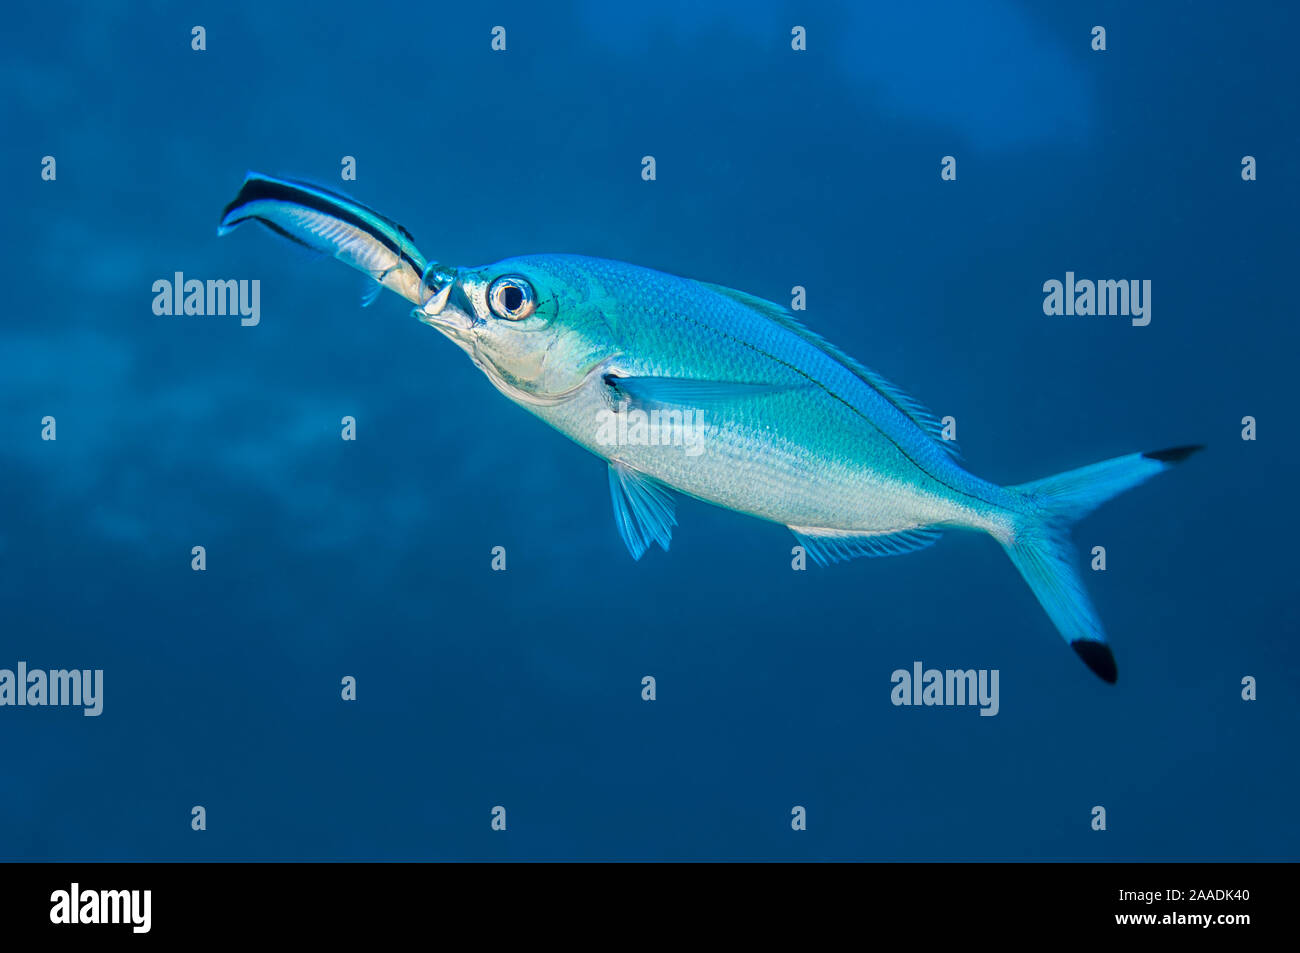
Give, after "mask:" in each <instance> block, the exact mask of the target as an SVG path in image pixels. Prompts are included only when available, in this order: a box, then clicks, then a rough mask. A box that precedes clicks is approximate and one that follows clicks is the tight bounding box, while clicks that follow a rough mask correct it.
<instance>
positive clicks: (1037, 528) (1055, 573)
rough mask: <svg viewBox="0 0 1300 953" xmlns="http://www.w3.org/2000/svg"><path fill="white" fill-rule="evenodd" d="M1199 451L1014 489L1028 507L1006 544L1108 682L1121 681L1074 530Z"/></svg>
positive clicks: (1055, 618) (1116, 463) (1143, 456)
mask: <svg viewBox="0 0 1300 953" xmlns="http://www.w3.org/2000/svg"><path fill="white" fill-rule="evenodd" d="M1200 449H1202V448H1201V447H1200V446H1186V447H1174V448H1172V449H1170V450H1157V451H1153V452H1150V453H1130V454H1127V455H1125V456H1122V457H1116V458H1114V459H1113V460H1105V461H1103V462H1101V463H1094V464H1092V465H1091V466H1086V467H1080V468H1079V469H1077V470H1069V471H1066V472H1065V473H1058V474H1056V475H1055V476H1050V477H1047V478H1045V479H1042V480H1035V481H1033V482H1032V483H1022V484H1020V485H1019V486H1014V487H1011V488H1010V489H1011V490H1013V491H1015V492H1017V493H1019V494H1020V495H1021V496H1022V497H1023V499H1024V509H1023V510H1022V513H1021V517H1020V523H1019V525H1018V526H1017V528H1016V534H1015V538H1014V539H1013V540H1011V541H1010V542H1008V543H1003V548H1005V549H1006V551H1007V555H1008V556H1010V557H1011V561H1012V563H1014V564H1015V566H1016V568H1017V569H1019V570H1020V574H1021V575H1022V576H1024V577H1025V582H1027V583H1029V588H1030V589H1032V590H1033V592H1034V595H1035V596H1036V597H1037V599H1038V602H1039V604H1040V605H1042V607H1043V609H1044V610H1046V612H1047V615H1048V617H1049V618H1050V619H1051V620H1052V622H1053V624H1054V625H1055V626H1056V628H1057V630H1058V631H1059V632H1060V633H1061V637H1062V638H1064V639H1065V641H1066V642H1068V643H1069V644H1070V647H1071V648H1072V649H1074V651H1075V652H1076V653H1077V654H1078V656H1079V657H1080V658H1081V659H1083V661H1084V663H1085V664H1086V665H1087V666H1088V668H1090V669H1092V671H1093V672H1094V673H1096V675H1097V676H1098V677H1099V678H1101V679H1102V681H1105V682H1108V683H1110V684H1112V685H1113V684H1114V683H1115V680H1116V678H1117V677H1118V675H1119V672H1118V669H1117V667H1116V665H1115V656H1114V655H1113V654H1112V653H1111V650H1110V646H1109V645H1107V644H1106V633H1105V632H1104V631H1103V629H1102V627H1101V620H1100V619H1099V618H1098V617H1097V610H1096V609H1095V608H1094V607H1093V605H1092V600H1091V599H1089V598H1088V593H1087V590H1086V589H1084V586H1083V577H1082V576H1081V575H1080V573H1079V562H1078V555H1077V552H1076V550H1075V548H1074V545H1073V543H1071V541H1070V535H1069V531H1070V525H1071V524H1072V523H1074V522H1075V521H1076V520H1079V519H1082V518H1083V517H1084V516H1086V515H1087V514H1089V513H1091V512H1092V511H1093V510H1094V509H1096V508H1097V507H1098V506H1100V505H1101V504H1102V503H1104V502H1106V501H1107V500H1109V499H1111V498H1112V497H1115V496H1118V495H1119V494H1120V493H1123V492H1124V491H1125V490H1128V489H1131V488H1132V487H1135V486H1137V485H1138V484H1139V483H1144V482H1146V481H1147V480H1149V479H1150V478H1151V477H1153V476H1155V475H1156V474H1157V473H1163V472H1164V471H1165V470H1168V469H1169V468H1170V467H1172V466H1176V465H1177V464H1179V463H1181V462H1183V461H1184V460H1186V459H1187V458H1188V457H1189V456H1191V455H1192V454H1193V453H1195V452H1196V451H1198V450H1200Z"/></svg>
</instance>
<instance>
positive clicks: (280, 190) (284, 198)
mask: <svg viewBox="0 0 1300 953" xmlns="http://www.w3.org/2000/svg"><path fill="white" fill-rule="evenodd" d="M261 201H269V202H284V203H286V204H289V205H301V206H302V207H303V208H309V209H313V210H314V211H317V212H320V213H322V214H324V215H329V216H330V217H331V218H337V219H338V220H339V221H341V222H346V223H347V224H349V225H352V226H354V227H356V228H359V229H361V230H362V231H363V232H365V233H366V234H367V235H370V236H371V237H372V238H374V239H375V240H376V241H378V242H379V243H380V244H382V245H383V246H384V247H385V248H387V249H388V250H389V251H391V252H392V253H393V254H394V255H397V256H398V257H399V258H400V259H401V260H402V261H404V262H406V263H407V264H409V265H410V266H411V267H412V268H413V269H414V270H415V271H416V273H417V274H419V273H421V272H423V270H424V263H423V262H420V261H416V260H415V259H414V258H412V257H411V255H410V253H409V252H408V251H407V250H406V249H405V248H403V247H402V246H401V245H400V244H398V243H397V242H396V241H394V240H393V239H392V238H391V237H390V236H388V235H386V234H384V232H382V231H380V230H377V229H376V228H375V226H374V223H373V222H368V221H366V220H365V219H364V218H362V217H361V216H360V215H357V214H356V213H354V212H353V211H352V210H351V209H350V208H349V207H348V206H349V205H353V206H356V207H357V208H361V209H364V210H365V211H366V213H367V214H369V215H374V217H375V219H377V220H378V221H381V222H383V223H384V224H386V225H389V226H391V227H392V228H394V229H396V230H397V231H398V232H400V233H401V234H402V235H403V236H405V237H406V238H407V239H410V240H411V241H412V242H413V241H414V239H411V235H410V233H409V232H408V231H407V230H406V229H404V228H402V226H400V225H397V224H396V223H394V222H391V221H389V220H388V219H386V218H384V217H383V216H382V215H376V214H375V213H374V212H372V211H370V209H368V208H366V207H365V206H364V205H360V204H359V203H356V202H353V201H352V200H351V199H349V198H345V197H344V196H341V195H336V194H334V193H331V192H329V191H328V190H327V189H321V188H318V187H317V186H314V185H311V186H309V185H306V184H299V183H296V182H294V183H291V182H288V181H274V180H272V179H263V178H250V179H248V180H246V181H245V182H244V185H243V187H242V188H241V189H240V190H239V194H238V195H236V196H235V198H234V201H232V202H231V203H230V204H229V205H227V206H226V208H225V211H224V212H223V213H222V219H223V220H224V219H225V218H226V217H227V216H229V215H230V214H231V212H235V211H238V210H239V209H240V208H242V207H244V206H246V205H251V204H252V203H254V202H261ZM248 218H257V220H258V221H259V222H262V224H264V225H265V224H269V223H268V222H265V221H263V220H262V219H260V218H258V217H257V216H256V215H246V216H244V219H248ZM244 219H241V221H242V220H244ZM232 224H233V223H232ZM275 230H276V231H277V232H279V233H280V234H282V235H283V234H284V231H283V230H282V229H278V228H277V229H275ZM299 244H302V242H299Z"/></svg>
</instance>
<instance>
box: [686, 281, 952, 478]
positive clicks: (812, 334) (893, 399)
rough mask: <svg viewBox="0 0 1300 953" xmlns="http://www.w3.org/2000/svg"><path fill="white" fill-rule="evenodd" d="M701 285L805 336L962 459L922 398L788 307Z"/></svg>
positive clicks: (727, 289)
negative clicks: (864, 362) (848, 351)
mask: <svg viewBox="0 0 1300 953" xmlns="http://www.w3.org/2000/svg"><path fill="white" fill-rule="evenodd" d="M700 284H702V285H704V287H706V288H708V289H709V290H711V291H716V292H717V293H718V294H720V295H725V296H726V297H728V298H730V299H731V300H733V301H736V302H738V303H740V304H743V305H745V307H747V308H753V309H754V310H755V311H757V312H758V313H759V314H761V315H763V317H765V318H770V319H771V320H773V321H775V322H776V323H777V324H779V325H781V327H783V328H785V329H786V330H787V331H790V332H792V333H794V334H797V335H798V336H799V337H801V338H803V339H804V340H805V341H807V342H808V343H809V344H811V345H812V346H813V347H815V348H817V349H818V350H819V351H821V352H822V353H823V354H825V355H826V356H827V357H829V358H831V359H832V360H833V361H835V362H836V363H838V364H840V365H841V366H843V367H844V368H845V369H847V370H849V371H851V372H852V373H853V374H854V375H855V376H856V377H858V378H859V379H860V380H861V381H862V382H863V383H865V384H866V385H867V386H868V387H870V388H871V389H872V390H874V391H875V392H876V393H877V394H879V395H880V396H881V397H883V398H885V400H887V401H889V402H890V403H891V404H893V405H894V406H895V407H896V408H898V410H899V411H900V412H901V413H902V414H903V416H905V417H906V418H907V419H908V420H910V421H912V423H914V424H916V425H917V426H918V427H919V428H921V431H922V432H923V433H924V434H925V435H926V436H927V437H929V438H930V439H931V440H933V441H934V442H935V443H937V444H938V445H939V446H941V447H942V448H943V449H944V450H946V451H947V452H948V453H949V454H950V455H952V456H953V457H955V458H957V459H961V448H960V447H958V446H957V441H955V440H945V439H944V438H943V424H941V423H940V422H939V419H938V418H937V417H935V415H934V414H933V413H932V412H931V411H930V410H929V408H927V407H926V406H925V405H924V404H922V403H921V402H920V401H918V400H916V398H914V397H912V396H911V395H910V394H908V393H907V392H906V391H904V390H902V389H901V388H899V387H897V386H895V385H894V384H892V383H890V382H889V381H887V380H885V378H883V377H881V376H880V375H879V374H877V373H876V372H875V371H873V370H872V369H871V368H869V367H864V366H863V365H862V364H859V363H858V362H857V361H856V360H854V359H853V358H851V357H849V356H848V355H847V354H845V353H844V352H843V351H841V350H840V349H839V348H837V347H836V346H835V345H834V344H831V343H830V342H829V341H827V340H826V339H825V338H823V337H822V336H821V335H820V334H818V333H817V332H816V331H813V330H811V329H810V328H808V327H807V326H806V325H805V324H803V322H801V321H800V320H799V319H798V318H796V317H795V316H794V315H793V314H791V313H790V312H789V311H788V310H786V309H785V308H783V307H781V305H779V304H776V303H774V302H771V301H767V300H765V299H763V298H758V297H755V296H754V295H751V294H746V293H745V292H743V291H737V290H736V289H735V288H724V287H723V286H722V285H715V284H710V283H709V282H707V281H701V282H700Z"/></svg>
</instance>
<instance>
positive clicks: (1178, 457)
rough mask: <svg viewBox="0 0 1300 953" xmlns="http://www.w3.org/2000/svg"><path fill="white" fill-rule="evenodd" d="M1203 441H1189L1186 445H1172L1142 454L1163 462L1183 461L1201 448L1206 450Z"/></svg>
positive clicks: (1149, 458)
mask: <svg viewBox="0 0 1300 953" xmlns="http://www.w3.org/2000/svg"><path fill="white" fill-rule="evenodd" d="M1204 449H1205V444H1203V443H1189V444H1188V445H1187V446H1185V447H1170V448H1169V449H1168V450H1152V451H1151V452H1150V453H1144V454H1142V456H1144V457H1146V458H1147V459H1148V460H1159V461H1160V462H1161V463H1182V462H1183V461H1184V460H1186V459H1187V458H1188V457H1190V456H1191V455H1192V454H1194V453H1196V452H1197V451H1199V450H1204Z"/></svg>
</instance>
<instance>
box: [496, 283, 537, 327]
mask: <svg viewBox="0 0 1300 953" xmlns="http://www.w3.org/2000/svg"><path fill="white" fill-rule="evenodd" d="M487 297H488V304H489V305H490V306H491V308H492V313H493V314H495V315H496V316H497V317H499V318H505V319H506V320H507V321H522V320H523V319H524V318H526V317H528V316H529V315H530V314H532V313H533V311H534V310H535V309H536V307H537V295H536V294H535V293H534V292H533V286H532V285H530V284H529V283H528V281H527V280H526V279H524V278H521V277H519V276H518V275H502V276H501V277H500V278H498V279H497V280H496V281H494V282H492V284H491V285H490V286H489V287H488V295H487Z"/></svg>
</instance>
